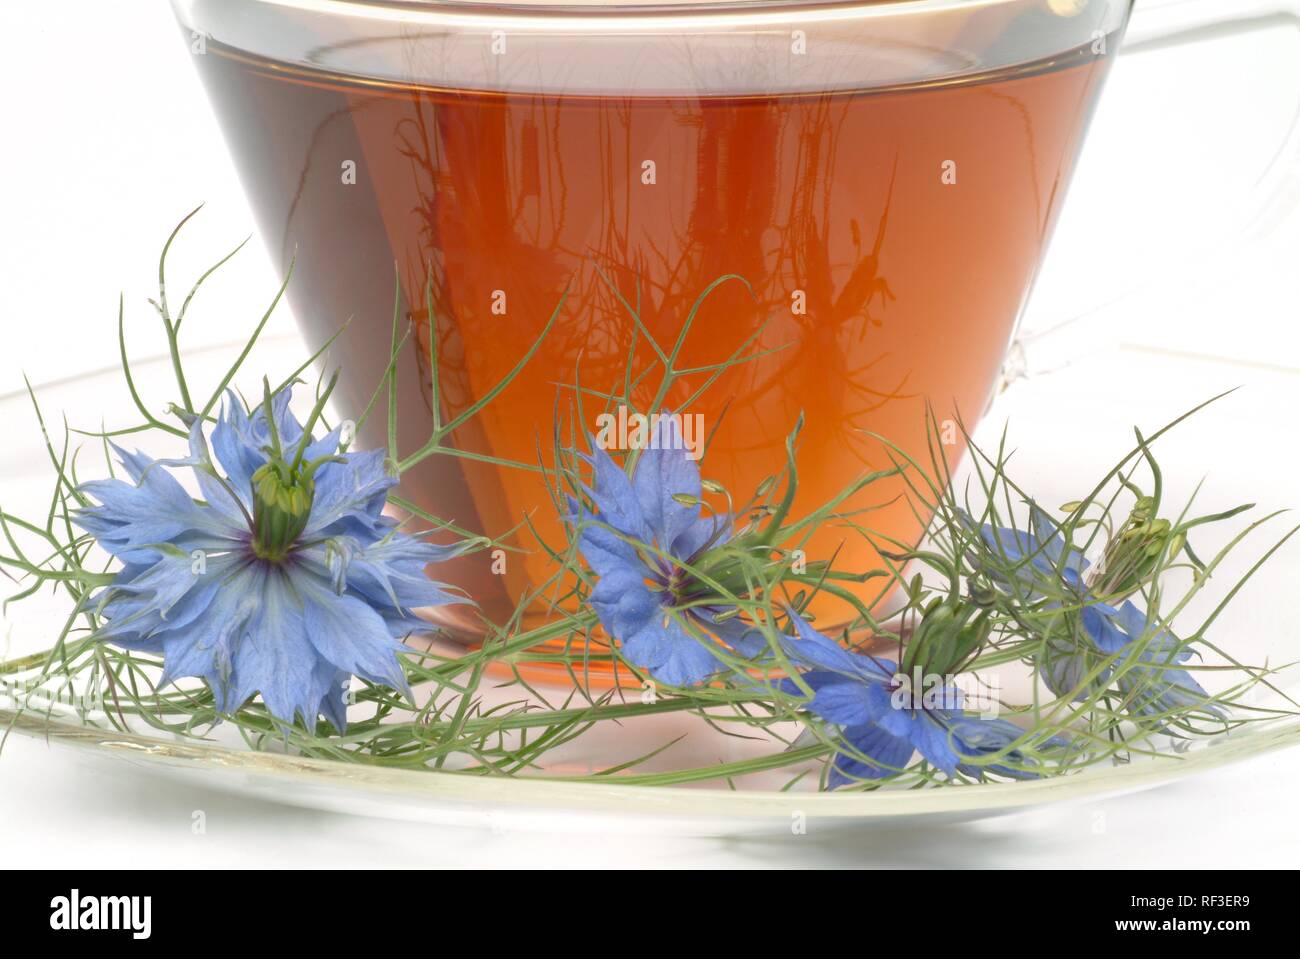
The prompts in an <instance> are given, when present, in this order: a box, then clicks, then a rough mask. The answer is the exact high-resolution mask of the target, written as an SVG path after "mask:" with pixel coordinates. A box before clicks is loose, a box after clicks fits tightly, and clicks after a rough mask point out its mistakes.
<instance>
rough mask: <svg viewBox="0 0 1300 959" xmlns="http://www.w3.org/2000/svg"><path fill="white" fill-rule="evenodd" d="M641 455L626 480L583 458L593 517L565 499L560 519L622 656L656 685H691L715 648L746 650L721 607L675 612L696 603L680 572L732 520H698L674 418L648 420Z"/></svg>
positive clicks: (691, 468) (604, 456) (693, 481)
mask: <svg viewBox="0 0 1300 959" xmlns="http://www.w3.org/2000/svg"><path fill="white" fill-rule="evenodd" d="M593 445H594V444H593ZM647 447H648V448H647V449H645V450H643V451H642V452H641V456H640V458H639V459H638V460H637V462H636V467H635V469H634V470H633V472H632V476H630V477H629V476H628V475H627V473H626V472H625V471H624V470H623V469H621V468H620V467H619V466H618V464H616V463H615V462H614V460H613V459H612V458H610V456H609V454H608V453H606V452H605V451H604V450H602V449H599V448H595V449H594V452H593V453H592V454H591V455H590V456H587V457H584V459H586V460H587V462H589V463H590V464H591V467H592V482H591V485H590V486H589V487H587V488H586V490H585V491H586V493H587V495H588V496H589V497H590V498H591V502H592V503H593V504H594V505H595V507H596V513H595V514H592V513H591V512H590V511H588V510H586V509H585V508H584V507H583V505H582V504H580V503H578V502H576V501H571V503H570V508H571V510H572V513H571V515H570V517H569V519H570V521H571V522H572V523H573V524H574V525H575V526H576V528H577V529H578V531H579V535H578V547H579V549H580V550H581V552H582V556H583V558H584V559H585V560H586V561H587V564H588V565H589V566H590V567H591V569H592V571H593V572H594V573H595V574H596V576H597V577H598V581H597V583H596V586H595V588H594V589H593V590H592V592H591V605H592V608H593V609H595V611H596V615H597V616H598V617H599V618H600V622H601V624H602V625H603V626H604V627H605V630H606V631H607V632H608V633H609V634H610V636H612V637H613V638H614V639H616V640H618V642H619V648H620V652H621V654H622V656H623V657H624V658H625V659H626V660H627V661H628V662H630V663H632V664H633V665H635V666H638V667H640V668H642V669H644V670H646V671H647V672H648V673H649V674H650V675H651V676H653V677H654V678H655V679H656V680H659V681H660V682H663V683H667V684H669V685H672V686H691V685H694V684H696V683H699V682H703V681H704V680H705V679H707V678H709V677H710V676H712V675H714V674H715V673H717V672H718V671H719V670H720V669H721V668H722V663H721V661H720V660H719V659H718V657H717V655H716V653H715V650H717V649H719V647H718V646H717V643H716V641H715V640H717V639H721V640H723V641H725V642H726V643H727V644H728V645H729V646H731V647H733V648H735V649H739V650H749V649H750V648H751V646H752V645H753V642H754V641H753V640H752V637H751V641H749V642H747V641H746V639H745V633H747V632H749V631H750V627H749V626H747V625H745V624H744V623H743V622H739V621H737V620H735V619H731V620H723V621H721V622H719V621H718V620H717V617H718V616H719V615H720V614H721V613H722V612H724V609H725V607H724V606H721V605H716V604H709V605H700V606H693V607H690V608H680V607H682V606H683V605H684V604H687V603H690V602H691V601H692V600H698V599H700V597H701V589H700V586H699V584H698V583H696V582H695V580H694V578H693V577H692V576H690V575H689V574H688V573H687V571H686V570H685V569H683V568H682V564H686V565H691V566H694V565H695V564H697V563H698V562H699V560H700V558H701V557H702V556H703V555H704V554H705V553H706V552H707V551H708V550H710V549H713V548H715V547H717V546H720V545H722V544H724V543H726V542H727V541H728V540H729V538H730V537H731V533H732V521H731V518H730V517H729V516H704V515H702V510H701V506H700V503H699V499H700V495H701V484H700V471H699V468H698V466H696V464H695V462H694V461H693V460H692V459H691V458H690V457H689V456H688V455H687V450H686V446H685V444H684V443H683V442H682V437H681V432H680V428H679V427H678V425H677V418H676V417H674V416H668V415H664V416H661V417H659V418H658V419H657V420H656V421H655V422H654V427H653V429H652V430H651V434H650V440H649V442H648V444H647ZM656 550H657V551H658V552H656Z"/></svg>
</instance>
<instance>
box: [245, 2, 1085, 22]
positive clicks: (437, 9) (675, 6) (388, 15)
mask: <svg viewBox="0 0 1300 959" xmlns="http://www.w3.org/2000/svg"><path fill="white" fill-rule="evenodd" d="M245 2H251V3H252V4H254V5H257V6H266V7H285V8H290V9H293V10H297V11H300V12H303V13H308V14H318V15H325V16H329V15H336V16H338V15H342V16H351V17H358V18H361V19H367V20H373V21H390V22H400V23H405V24H412V25H420V24H425V23H445V22H447V21H448V20H455V21H461V22H463V21H467V20H475V19H482V20H502V19H516V20H531V21H534V22H536V21H539V20H566V21H571V20H574V19H585V18H591V19H599V20H623V19H628V20H654V19H658V18H674V19H676V18H690V19H691V20H693V21H698V20H709V19H715V20H718V21H725V22H731V21H733V20H739V19H749V20H753V19H757V20H760V21H772V22H776V21H783V20H785V19H786V18H788V17H791V16H797V17H798V18H799V19H802V20H815V21H843V20H875V19H887V18H891V17H911V16H917V15H923V14H933V13H941V12H951V11H953V10H956V9H963V10H968V11H976V10H980V9H986V8H993V7H999V6H1008V5H1012V4H1015V3H1024V2H1025V0H646V2H638V0H631V2H628V0H614V2H610V0H245ZM1061 2H1069V0H1061ZM1081 9H1082V8H1081Z"/></svg>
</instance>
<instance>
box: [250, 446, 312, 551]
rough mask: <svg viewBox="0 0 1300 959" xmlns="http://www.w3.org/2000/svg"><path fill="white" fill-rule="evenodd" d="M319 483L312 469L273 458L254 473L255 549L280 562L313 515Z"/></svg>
mask: <svg viewBox="0 0 1300 959" xmlns="http://www.w3.org/2000/svg"><path fill="white" fill-rule="evenodd" d="M314 493H315V484H314V483H313V482H312V477H311V472H310V471H297V472H295V471H293V470H291V469H289V468H288V467H287V466H286V465H285V464H284V463H283V462H279V461H276V460H272V461H271V462H269V463H266V464H265V465H263V466H261V467H260V468H259V469H258V470H257V472H255V473H254V474H253V551H254V552H255V553H256V554H257V555H258V556H260V557H261V558H262V559H265V560H268V561H270V562H273V563H278V562H280V561H281V560H283V559H284V557H285V556H286V555H288V553H289V551H290V550H291V549H292V548H293V546H294V544H295V543H296V542H297V541H298V537H299V536H301V535H302V531H303V530H304V529H306V528H307V518H308V516H310V515H311V504H312V497H313V495H314Z"/></svg>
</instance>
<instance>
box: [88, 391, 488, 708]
mask: <svg viewBox="0 0 1300 959" xmlns="http://www.w3.org/2000/svg"><path fill="white" fill-rule="evenodd" d="M289 398H290V390H289V389H288V388H286V389H284V390H282V391H280V392H279V393H277V394H276V395H274V396H273V397H268V401H267V402H266V403H265V404H264V405H262V406H259V407H258V408H257V409H256V410H255V411H253V413H252V414H251V415H249V414H248V413H247V412H246V411H245V409H244V407H243V404H242V403H241V402H240V401H239V400H238V399H237V398H236V397H235V396H234V395H233V394H228V395H227V402H226V404H225V407H224V409H223V410H222V412H221V415H220V417H219V418H218V421H217V423H216V425H215V426H214V427H213V429H212V431H211V450H210V449H209V446H208V438H207V437H205V435H204V432H203V423H202V421H201V420H200V421H196V422H195V423H194V425H192V426H191V428H190V433H189V448H190V455H189V457H187V458H185V459H182V460H153V459H150V458H149V457H147V456H144V455H143V454H141V453H138V452H137V453H131V452H127V451H126V450H122V449H120V448H116V447H115V449H116V451H117V454H118V456H119V458H120V461H121V463H122V466H123V467H124V469H125V470H126V473H127V475H128V477H129V479H130V482H126V481H123V480H118V479H108V480H100V481H96V482H90V483H86V484H84V485H83V486H82V487H81V490H82V492H83V493H85V494H86V495H87V496H89V497H91V498H92V499H94V500H95V501H97V502H98V503H99V505H98V506H93V507H90V508H87V509H85V510H82V511H80V513H79V515H78V516H77V523H78V524H79V525H80V526H81V527H82V528H84V529H85V530H86V531H88V532H89V533H91V534H92V535H93V536H94V537H95V539H96V540H97V541H98V543H99V545H100V546H102V547H103V548H104V549H105V550H107V551H108V552H109V553H111V554H112V555H113V556H115V557H116V558H117V559H119V560H120V561H121V562H122V564H123V568H122V570H121V572H120V573H119V574H118V575H117V577H116V579H115V580H114V582H113V583H112V584H111V585H110V586H108V587H107V588H106V589H105V590H104V591H103V592H102V593H101V595H100V613H101V615H102V618H103V619H104V620H105V624H104V625H103V627H102V628H101V630H100V632H99V634H98V635H99V638H101V639H104V640H107V641H110V642H112V643H114V644H116V645H119V646H122V647H124V648H126V649H131V650H138V651H141V652H148V653H153V654H158V655H161V656H162V657H163V676H162V681H161V684H165V683H168V682H172V681H174V680H177V679H180V678H182V677H197V678H201V679H203V680H205V681H206V682H207V683H208V685H209V686H210V687H211V689H212V693H213V696H214V697H215V699H216V707H217V709H218V710H219V711H220V712H223V713H231V712H234V711H235V710H237V709H238V708H239V707H240V706H242V705H243V704H244V703H245V702H246V701H247V700H248V699H249V698H250V697H252V696H254V695H256V694H259V693H260V694H261V697H262V701H263V702H264V703H265V704H266V708H267V709H268V710H269V711H270V712H271V714H272V715H273V716H275V717H276V718H277V719H279V720H282V721H283V722H286V723H292V722H293V721H294V719H295V717H299V718H301V720H302V722H303V723H304V724H305V725H306V726H307V727H309V728H313V729H314V728H315V726H316V722H317V718H318V716H320V715H324V716H325V718H326V719H328V720H329V722H330V723H332V724H333V726H334V727H335V728H336V729H338V730H339V731H342V730H343V729H344V728H345V726H346V724H347V714H346V705H345V692H346V688H347V685H348V681H349V679H350V678H351V677H352V676H360V677H362V678H364V679H366V680H368V681H370V682H372V683H377V684H383V685H386V686H391V687H393V688H395V689H398V690H401V691H403V692H409V690H408V687H407V683H406V678H405V675H404V673H403V670H402V664H401V661H400V660H399V658H398V654H399V653H401V652H402V650H403V649H405V648H406V647H405V646H404V645H403V644H402V643H401V642H400V639H401V638H403V637H405V636H408V635H410V634H412V633H416V632H423V631H427V630H428V629H429V626H428V623H426V622H425V621H424V620H422V619H420V618H419V617H417V616H416V615H415V614H414V613H413V612H412V610H414V609H416V608H419V607H426V606H441V605H445V604H448V603H464V602H468V600H466V599H464V598H463V597H460V596H456V595H453V594H452V593H450V592H448V591H447V590H448V588H447V587H445V586H443V585H442V584H439V583H436V582H433V581H431V580H429V579H428V578H427V577H426V576H425V573H424V570H425V567H426V566H427V565H428V564H430V563H436V562H440V561H442V560H446V559H448V558H450V557H451V556H454V555H456V554H457V553H459V552H460V551H461V550H462V549H463V548H464V546H463V545H462V544H454V545H449V546H439V545H435V544H432V543H427V542H424V541H422V540H419V539H416V538H415V537H413V536H410V535H408V534H406V533H403V532H400V531H398V530H397V529H396V528H395V521H394V520H392V519H389V518H387V517H385V516H384V515H383V508H384V505H385V503H386V501H387V496H388V490H389V489H390V488H392V487H393V486H394V485H395V484H396V482H397V480H396V478H395V477H394V476H393V475H392V474H391V473H390V472H389V471H388V469H387V468H386V466H385V454H384V451H383V450H375V451H371V452H359V453H347V452H341V451H340V449H339V438H340V433H339V430H334V431H333V432H331V433H329V434H328V435H326V436H323V437H321V438H320V439H314V438H313V437H312V436H311V435H310V432H309V431H310V428H311V426H312V424H314V423H315V420H316V417H317V415H318V414H319V411H320V409H321V407H322V406H323V404H324V400H322V401H321V405H320V406H318V407H317V410H316V412H315V413H313V415H312V418H311V420H309V422H308V426H307V429H306V430H304V428H303V426H302V425H301V424H299V422H298V421H297V420H296V419H295V418H294V417H293V415H292V414H291V413H290V412H289ZM213 452H215V454H216V457H215V460H214V458H213V455H212V453H213ZM181 466H184V467H189V468H191V469H192V470H193V474H194V477H195V478H196V480H197V483H198V486H199V489H200V491H201V494H200V495H201V496H202V497H203V499H202V500H196V499H193V498H192V497H191V496H190V495H189V494H188V493H187V492H186V491H185V490H184V489H183V488H182V486H181V484H180V483H179V482H178V481H177V479H176V478H175V477H174V476H173V475H172V474H171V473H170V472H169V468H174V467H181ZM218 466H219V467H220V468H218Z"/></svg>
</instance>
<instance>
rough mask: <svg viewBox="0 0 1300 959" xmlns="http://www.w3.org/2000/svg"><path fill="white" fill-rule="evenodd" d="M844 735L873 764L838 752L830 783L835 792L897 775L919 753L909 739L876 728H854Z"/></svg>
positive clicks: (846, 731)
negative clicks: (853, 785) (852, 784)
mask: <svg viewBox="0 0 1300 959" xmlns="http://www.w3.org/2000/svg"><path fill="white" fill-rule="evenodd" d="M842 736H843V739H844V741H845V742H846V743H847V744H849V745H850V746H851V747H852V748H853V749H854V750H856V751H857V752H858V753H861V754H862V755H863V756H866V757H868V758H869V759H870V760H872V761H871V762H864V761H863V760H862V759H859V758H858V757H857V756H853V755H850V754H848V753H845V752H839V753H837V754H836V756H835V762H834V764H833V765H832V766H831V772H830V776H829V777H828V780H827V785H828V786H829V787H830V788H831V789H836V788H838V787H840V786H845V785H849V784H850V783H854V782H860V781H862V780H874V779H884V778H885V777H886V776H893V775H895V774H896V773H898V772H900V771H901V770H903V769H905V768H906V767H907V764H908V762H909V761H910V760H911V758H912V753H914V752H915V751H916V750H915V749H914V748H913V746H912V744H911V743H910V742H908V741H907V740H906V739H903V738H900V737H898V736H894V735H892V734H891V733H889V732H888V731H886V730H884V729H881V728H880V727H879V726H875V725H866V726H850V727H848V728H846V729H845V730H844V731H843V734H842Z"/></svg>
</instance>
